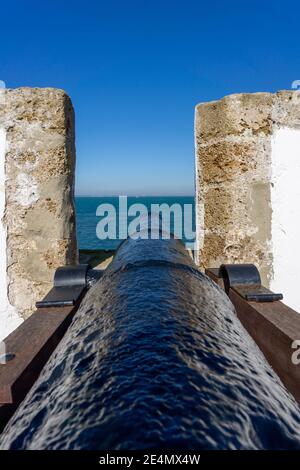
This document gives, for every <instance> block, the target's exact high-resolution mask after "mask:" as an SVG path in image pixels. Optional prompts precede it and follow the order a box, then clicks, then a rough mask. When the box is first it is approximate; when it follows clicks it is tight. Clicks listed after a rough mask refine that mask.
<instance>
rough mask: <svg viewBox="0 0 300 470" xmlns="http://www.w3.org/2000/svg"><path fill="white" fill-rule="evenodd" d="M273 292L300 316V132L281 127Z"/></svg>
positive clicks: (275, 162) (274, 193)
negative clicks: (280, 293)
mask: <svg viewBox="0 0 300 470" xmlns="http://www.w3.org/2000/svg"><path fill="white" fill-rule="evenodd" d="M271 201H272V242H273V257H274V259H273V280H272V281H271V289H272V290H273V291H275V292H282V293H283V297H284V298H283V302H284V303H286V304H287V305H288V306H289V307H291V308H293V309H295V310H296V311H298V312H299V313H300V296H299V292H298V289H299V285H298V284H299V264H300V249H299V244H300V129H290V128H281V129H278V130H277V131H276V132H275V133H274V135H273V137H272V190H271Z"/></svg>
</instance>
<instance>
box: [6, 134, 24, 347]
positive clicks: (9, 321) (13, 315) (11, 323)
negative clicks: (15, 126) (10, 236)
mask: <svg viewBox="0 0 300 470" xmlns="http://www.w3.org/2000/svg"><path fill="white" fill-rule="evenodd" d="M5 143H6V133H5V130H4V129H1V128H0V341H2V340H3V339H4V338H6V336H8V335H9V333H11V332H12V331H13V330H14V329H15V328H16V327H17V326H18V325H19V324H20V323H22V321H23V320H22V319H21V318H20V317H19V315H18V314H17V312H16V310H15V308H14V307H12V305H10V303H9V301H8V296H7V284H8V279H7V265H6V248H7V247H6V229H5V226H4V224H3V216H4V211H5Z"/></svg>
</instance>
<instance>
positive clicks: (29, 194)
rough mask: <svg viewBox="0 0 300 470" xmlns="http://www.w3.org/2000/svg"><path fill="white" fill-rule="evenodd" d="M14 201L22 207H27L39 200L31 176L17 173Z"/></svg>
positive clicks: (35, 185) (36, 188) (36, 187)
mask: <svg viewBox="0 0 300 470" xmlns="http://www.w3.org/2000/svg"><path fill="white" fill-rule="evenodd" d="M15 197H16V201H17V203H18V204H20V205H21V206H23V207H29V206H31V205H32V204H34V203H35V202H36V201H38V199H39V194H38V185H37V184H36V182H35V179H34V178H33V176H31V175H29V174H28V173H19V174H18V176H17V191H16V195H15Z"/></svg>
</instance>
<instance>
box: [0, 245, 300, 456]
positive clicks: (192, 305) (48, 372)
mask: <svg viewBox="0 0 300 470" xmlns="http://www.w3.org/2000/svg"><path fill="white" fill-rule="evenodd" d="M75 277H76V276H75ZM95 277H96V278H97V279H95V281H94V282H91V284H93V285H92V286H91V287H90V289H89V290H88V292H85V295H84V296H83V300H81V297H80V295H81V294H82V291H81V288H80V286H81V284H80V282H77V288H78V289H77V291H76V295H75V297H76V299H75V302H77V300H78V298H79V299H80V302H79V303H80V307H79V309H78V311H77V312H76V313H75V315H74V317H73V319H72V321H71V324H70V326H68V328H67V329H66V333H65V334H64V336H63V337H62V338H60V340H59V342H58V346H57V347H56V348H55V349H54V352H53V353H52V355H51V356H50V358H49V359H48V360H47V361H46V364H45V366H44V367H43V369H42V371H41V373H40V375H39V377H38V378H36V377H35V381H34V384H33V386H32V388H31V389H30V390H29V391H28V393H27V395H26V396H25V398H24V400H23V401H22V402H21V403H20V404H19V405H18V407H17V409H16V411H15V413H14V414H13V416H12V417H11V419H10V420H9V422H8V424H7V426H6V428H5V429H4V431H3V433H2V436H1V437H0V448H1V449H89V450H93V449H97V450H101V449H116V450H133V449H149V448H150V449H151V448H155V449H158V448H160V449H164V450H166V449H168V450H170V449H186V450H195V449H197V450H202V449H299V448H300V409H299V407H298V404H297V403H296V401H295V399H294V397H293V396H292V395H291V394H290V393H289V391H288V390H287V389H286V388H285V387H284V385H283V384H282V382H281V380H280V379H279V377H278V375H277V374H276V373H275V372H274V370H273V369H272V368H271V367H270V365H269V364H268V362H267V360H266V358H265V357H264V355H263V353H262V352H261V350H260V349H259V348H258V346H257V345H256V344H255V342H254V340H253V339H252V338H251V337H250V335H249V334H248V333H247V331H246V330H245V328H244V327H243V325H242V324H241V322H240V320H239V318H238V317H237V314H236V311H235V308H234V306H233V304H232V302H231V301H230V299H229V297H228V295H226V293H225V292H224V290H223V289H222V288H221V287H219V286H218V285H217V283H216V282H214V281H213V280H212V279H211V278H210V277H209V276H207V275H205V274H204V273H202V272H201V271H200V270H199V269H198V268H197V266H196V265H195V264H194V262H193V260H192V259H191V257H190V256H189V254H188V253H187V251H186V250H185V248H184V245H183V244H182V243H181V242H180V241H179V240H176V239H174V238H171V239H169V240H166V239H162V238H159V239H141V238H140V239H128V240H126V241H125V242H123V243H122V244H121V246H120V247H119V249H118V251H117V252H116V254H115V256H114V259H113V261H112V263H111V264H110V265H109V266H108V268H107V269H106V270H105V272H104V274H103V275H101V276H100V275H99V276H95ZM211 277H212V276H211ZM215 280H217V279H215ZM58 284H59V283H58ZM227 284H228V279H227ZM56 288H58V287H56ZM75 290H76V289H75ZM227 290H230V285H229V286H228V285H227ZM60 292H62V293H63V291H60ZM65 293H66V290H65ZM227 293H228V292H227ZM69 294H70V292H69ZM264 294H265V292H264ZM54 297H55V292H54ZM67 297H68V296H67ZM69 297H70V295H69ZM69 297H68V298H69ZM71 297H72V296H71ZM68 298H66V299H62V298H61V297H60V302H62V305H64V302H65V305H68V301H70V300H68ZM73 300H74V299H73ZM273 300H275V302H278V299H273ZM45 302H46V303H44V304H42V305H41V306H40V307H41V308H44V309H45V305H46V306H47V305H48V307H49V308H50V309H51V308H54V307H53V305H55V299H54V298H53V293H52V294H51V295H50V297H48V299H46V301H45ZM47 302H48V304H47ZM51 302H52V303H51ZM71 303H72V302H71ZM73 303H74V302H73ZM58 305H60V304H59V301H58ZM51 306H52V307H51ZM60 308H61V307H60ZM44 315H47V313H44ZM25 323H26V322H25ZM20 390H21V387H20Z"/></svg>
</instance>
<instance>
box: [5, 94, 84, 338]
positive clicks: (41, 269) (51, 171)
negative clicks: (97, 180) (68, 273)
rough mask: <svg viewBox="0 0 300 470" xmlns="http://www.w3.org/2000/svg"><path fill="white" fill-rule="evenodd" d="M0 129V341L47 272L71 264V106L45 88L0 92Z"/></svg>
mask: <svg viewBox="0 0 300 470" xmlns="http://www.w3.org/2000/svg"><path fill="white" fill-rule="evenodd" d="M0 130H1V133H2V160H1V161H0V166H1V165H2V169H1V171H2V174H3V177H2V180H3V181H2V183H3V186H2V209H3V210H2V215H3V217H2V227H1V230H2V235H3V240H2V241H3V243H2V246H1V257H4V258H5V260H6V262H5V265H3V266H2V269H1V272H0V278H1V282H2V287H3V286H4V285H6V288H5V291H4V292H2V294H1V295H2V296H4V297H6V306H5V308H4V309H3V311H2V313H1V316H0V331H1V333H0V335H1V336H2V337H3V336H5V334H7V332H8V331H9V330H11V329H13V327H14V325H15V324H16V323H18V322H19V321H21V320H22V319H23V318H26V317H27V316H28V315H30V314H31V313H32V312H33V310H34V308H35V302H36V300H39V299H41V298H42V297H43V296H44V295H45V294H46V293H47V291H48V290H49V289H50V288H51V285H52V282H53V274H54V270H55V269H56V268H57V267H58V266H61V265H64V264H68V263H74V262H76V261H77V244H76V227H75V210H74V201H73V198H74V170H75V144H74V132H75V131H74V112H73V107H72V103H71V101H70V99H69V97H68V96H67V95H66V93H65V92H64V91H62V90H57V89H52V88H45V89H38V88H35V89H32V88H19V89H14V90H9V89H8V90H5V92H4V97H3V99H2V103H0ZM2 300H3V301H4V300H5V299H4V298H3V299H2ZM8 311H10V315H8ZM12 317H14V319H15V322H14V321H13V320H12ZM2 333H3V334H2Z"/></svg>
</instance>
